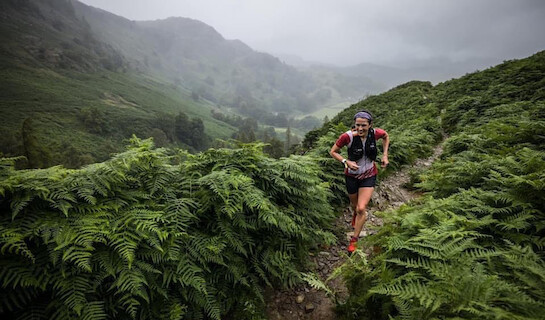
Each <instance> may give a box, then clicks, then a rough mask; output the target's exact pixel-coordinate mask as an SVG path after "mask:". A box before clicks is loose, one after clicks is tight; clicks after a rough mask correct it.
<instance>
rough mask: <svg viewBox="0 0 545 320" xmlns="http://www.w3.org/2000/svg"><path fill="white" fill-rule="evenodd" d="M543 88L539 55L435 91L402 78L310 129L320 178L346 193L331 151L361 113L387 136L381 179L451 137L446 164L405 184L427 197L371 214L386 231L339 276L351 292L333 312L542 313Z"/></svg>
mask: <svg viewBox="0 0 545 320" xmlns="http://www.w3.org/2000/svg"><path fill="white" fill-rule="evenodd" d="M544 88H545V52H539V53H537V54H535V55H533V56H531V57H529V58H526V59H521V60H513V61H507V62H505V63H503V64H501V65H498V66H496V67H492V68H489V69H487V70H484V71H482V72H476V73H472V74H468V75H466V76H464V77H461V78H459V79H454V80H450V81H446V82H444V83H440V84H438V85H436V86H432V85H431V84H430V83H427V82H418V81H413V82H409V83H406V84H404V85H401V86H398V87H396V88H394V89H392V90H390V91H388V92H386V93H384V94H381V95H378V96H372V97H369V98H367V99H365V100H364V101H361V102H360V103H358V104H355V105H353V106H351V107H350V108H348V109H346V110H344V111H343V112H341V113H339V114H338V115H337V116H336V117H335V118H333V119H332V120H331V122H330V123H329V124H328V125H326V126H324V127H323V128H321V129H319V130H315V131H313V132H310V133H309V134H307V136H306V139H305V142H304V143H305V145H306V146H307V147H311V150H310V151H309V152H310V153H311V154H315V155H316V156H318V157H319V159H320V160H319V161H320V162H321V163H322V164H323V166H324V167H325V168H326V169H325V171H324V175H325V176H327V177H329V179H330V180H333V179H338V180H337V181H338V184H339V185H341V186H342V181H341V179H339V178H336V177H335V172H337V176H338V171H339V166H338V163H335V161H331V158H330V157H329V155H328V154H327V151H328V150H329V148H330V146H331V144H332V143H333V141H334V139H335V138H336V137H337V136H338V135H339V134H340V133H341V132H342V130H345V129H346V128H347V126H348V125H350V123H351V122H352V116H353V114H354V113H355V112H356V111H357V110H360V109H368V110H371V111H372V112H373V113H374V114H375V116H376V123H375V125H376V126H377V127H381V128H384V129H386V130H387V131H388V132H389V134H390V136H391V144H390V161H391V166H390V168H389V169H388V170H386V171H384V172H381V175H382V176H383V177H384V175H388V174H393V172H394V171H397V170H398V169H400V168H401V167H402V166H404V165H407V164H410V163H412V162H413V161H414V160H415V159H416V158H419V157H423V156H426V155H429V153H430V151H431V150H432V147H433V145H434V144H436V143H437V142H438V141H439V139H440V137H441V135H442V134H443V133H445V134H446V135H447V136H448V138H447V139H446V140H445V141H444V146H443V147H444V151H443V154H442V155H441V157H440V159H439V160H438V161H436V162H435V163H434V164H433V165H432V167H431V168H430V169H429V170H424V169H423V168H417V169H415V170H413V171H412V173H411V182H410V183H409V185H408V187H410V188H414V189H416V190H417V191H419V192H425V193H426V195H425V197H423V198H421V199H418V200H416V201H413V202H410V203H408V204H405V205H403V206H402V207H401V208H399V209H396V210H390V211H386V212H377V213H375V214H377V215H378V216H379V217H381V218H382V219H384V226H383V227H381V228H379V229H378V232H377V233H376V234H374V235H372V236H369V237H367V238H365V240H364V246H365V248H366V250H367V252H368V253H369V252H371V251H372V252H371V255H370V256H365V255H363V254H356V255H355V256H353V257H352V258H351V259H349V261H348V262H347V263H345V264H344V265H343V266H342V267H340V269H339V270H337V272H336V274H337V275H340V276H342V277H343V279H344V280H345V281H346V285H347V287H348V289H349V291H350V296H349V297H348V299H347V300H346V301H345V302H344V303H343V304H342V305H340V306H338V307H337V308H336V310H337V312H338V316H339V317H340V318H341V319H355V318H357V319H391V318H394V319H437V318H445V319H498V318H504V319H541V318H542V316H543V314H544V312H545V292H544V291H543V288H545V279H544V278H543V276H542V275H543V274H545V252H544V245H543V244H544V243H545V242H544V241H545V233H544V230H545V229H544V225H545V224H544V223H545V212H544V211H543V208H544V207H545V198H544V195H545V192H544V191H545V190H544V188H545V185H544V184H543V182H544V181H545V176H544V174H545V153H544V150H545V139H544V137H545V95H544V92H545V91H544ZM339 123H340V124H339ZM337 124H339V125H337ZM334 191H335V192H336V193H337V195H338V198H339V199H341V200H342V199H343V198H344V197H345V195H344V190H343V188H342V187H340V188H339V189H335V190H334ZM371 249H372V250H371ZM314 284H315V285H316V283H314Z"/></svg>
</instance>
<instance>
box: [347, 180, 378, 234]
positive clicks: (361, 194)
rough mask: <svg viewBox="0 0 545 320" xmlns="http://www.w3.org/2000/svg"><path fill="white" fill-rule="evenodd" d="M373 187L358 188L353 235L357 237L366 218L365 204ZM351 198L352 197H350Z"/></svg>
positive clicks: (371, 193)
mask: <svg viewBox="0 0 545 320" xmlns="http://www.w3.org/2000/svg"><path fill="white" fill-rule="evenodd" d="M373 190H375V188H373V187H363V188H359V189H358V196H357V204H356V213H357V216H356V225H355V227H354V236H355V237H358V236H359V234H360V232H361V229H363V224H364V223H365V221H366V220H367V204H369V201H370V200H371V196H372V195H373ZM351 200H352V199H351Z"/></svg>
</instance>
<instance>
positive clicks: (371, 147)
mask: <svg viewBox="0 0 545 320" xmlns="http://www.w3.org/2000/svg"><path fill="white" fill-rule="evenodd" d="M346 133H347V134H348V136H349V137H350V142H349V143H348V160H350V161H358V160H359V159H361V158H362V157H363V155H364V154H365V156H366V157H367V158H369V159H371V160H373V161H375V160H376V159H377V142H376V140H375V129H373V128H371V129H369V131H368V132H367V138H366V140H365V148H364V147H363V143H362V141H361V139H354V135H353V133H352V130H349V131H347V132H346Z"/></svg>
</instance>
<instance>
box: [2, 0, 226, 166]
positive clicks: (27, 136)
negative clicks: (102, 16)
mask: <svg viewBox="0 0 545 320" xmlns="http://www.w3.org/2000/svg"><path fill="white" fill-rule="evenodd" d="M0 6H1V9H2V16H1V18H2V19H1V21H0V31H1V32H0V37H1V40H2V41H1V43H0V70H1V75H2V77H0V85H1V86H2V88H3V89H2V91H1V93H0V110H1V112H2V117H1V120H0V124H1V126H0V152H1V153H3V154H4V155H6V156H16V155H25V156H26V157H27V158H32V159H29V161H28V165H30V166H37V167H44V166H51V165H56V164H64V165H65V166H68V167H77V166H80V165H82V164H86V163H91V162H95V161H103V160H105V159H107V158H108V157H109V156H110V154H111V153H113V152H118V151H120V150H122V149H123V148H124V144H125V143H124V142H123V141H124V139H127V138H130V137H131V135H132V134H136V135H138V136H140V137H150V136H152V137H155V139H156V142H157V143H158V144H159V145H179V146H184V147H186V148H190V149H193V150H194V149H203V148H205V147H206V144H203V143H204V142H201V141H202V140H200V139H198V137H203V138H205V140H209V138H206V136H205V134H206V135H207V136H210V137H215V138H224V139H227V138H230V137H231V135H232V134H233V133H234V132H235V131H236V128H234V127H233V126H232V125H230V124H228V123H225V122H222V121H219V120H217V119H215V118H213V117H212V115H211V110H217V107H215V106H213V105H212V104H210V102H207V101H205V100H199V101H196V100H195V99H193V98H192V97H191V92H190V91H189V90H185V89H184V88H181V87H179V86H176V85H175V84H172V83H171V82H168V81H165V80H163V79H162V78H161V77H159V76H153V75H150V74H145V73H142V72H138V71H137V70H135V69H134V68H132V67H131V65H130V60H128V59H127V58H126V57H125V56H124V55H123V54H122V53H120V52H119V51H118V50H116V49H115V48H114V47H113V46H111V45H110V44H108V43H106V42H103V41H101V40H99V39H98V38H97V37H96V36H95V34H94V33H93V31H92V29H91V28H90V26H89V24H88V23H87V22H86V21H85V19H84V18H81V17H80V16H78V14H77V13H76V10H75V9H74V7H73V5H72V2H70V1H63V0H51V1H3V2H2V3H0ZM180 112H183V114H184V115H185V116H186V117H187V119H186V120H184V118H180V119H179V121H178V125H177V124H176V119H175V118H176V116H178V115H179V114H180ZM184 121H185V122H187V123H185V122H184ZM191 121H193V122H191ZM184 123H185V124H184ZM177 126H178V127H180V126H182V127H183V126H185V127H187V126H189V127H190V129H189V131H191V130H193V131H194V132H199V134H198V135H196V136H197V138H195V137H192V136H191V135H187V134H186V133H183V132H182V131H180V130H178V129H177ZM191 128H193V129H191ZM206 143H209V142H206Z"/></svg>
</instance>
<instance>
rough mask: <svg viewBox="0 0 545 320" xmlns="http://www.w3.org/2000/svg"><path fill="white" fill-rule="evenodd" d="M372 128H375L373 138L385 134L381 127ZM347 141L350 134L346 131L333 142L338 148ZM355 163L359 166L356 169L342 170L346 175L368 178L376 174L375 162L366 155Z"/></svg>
mask: <svg viewBox="0 0 545 320" xmlns="http://www.w3.org/2000/svg"><path fill="white" fill-rule="evenodd" d="M374 130H375V140H378V139H381V138H383V137H384V136H385V135H386V131H384V130H383V129H380V128H375V129H374ZM355 138H359V137H355ZM349 143H350V136H349V135H348V133H347V132H345V133H343V134H341V136H340V137H339V138H338V139H337V141H336V142H335V144H336V145H337V147H339V148H342V147H344V146H347V145H348V144H349ZM363 145H364V146H365V142H364V143H363ZM364 154H365V153H364ZM357 164H358V166H359V169H358V170H352V169H348V168H346V169H345V170H344V173H345V174H346V175H347V176H351V177H355V178H358V179H365V178H369V177H372V176H375V175H377V174H378V169H377V166H376V164H375V162H374V161H373V160H371V159H369V158H367V157H366V156H363V157H362V158H361V159H359V160H358V161H357Z"/></svg>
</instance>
